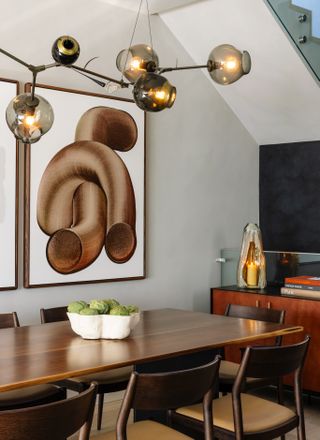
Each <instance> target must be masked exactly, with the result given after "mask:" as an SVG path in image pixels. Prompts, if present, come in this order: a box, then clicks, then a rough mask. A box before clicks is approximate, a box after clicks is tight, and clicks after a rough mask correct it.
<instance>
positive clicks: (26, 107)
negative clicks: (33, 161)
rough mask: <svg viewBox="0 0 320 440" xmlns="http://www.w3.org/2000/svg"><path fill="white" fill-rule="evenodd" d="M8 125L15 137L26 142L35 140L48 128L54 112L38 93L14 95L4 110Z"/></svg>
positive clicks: (29, 142)
mask: <svg viewBox="0 0 320 440" xmlns="http://www.w3.org/2000/svg"><path fill="white" fill-rule="evenodd" d="M6 120H7V124H8V127H9V128H10V130H11V131H12V133H13V134H14V135H15V137H16V138H17V139H19V140H21V141H22V142H24V143H27V144H33V143H34V142H37V141H38V140H39V139H40V138H41V136H43V135H44V134H45V133H47V131H49V130H50V128H51V126H52V124H53V120H54V114H53V110H52V107H51V105H50V104H49V102H48V101H47V100H46V99H44V98H42V97H41V96H39V95H34V98H32V95H31V93H25V94H22V95H18V96H16V97H15V98H14V99H13V100H12V101H11V102H10V103H9V105H8V107H7V110H6Z"/></svg>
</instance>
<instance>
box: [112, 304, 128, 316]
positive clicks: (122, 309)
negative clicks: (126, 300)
mask: <svg viewBox="0 0 320 440" xmlns="http://www.w3.org/2000/svg"><path fill="white" fill-rule="evenodd" d="M109 314H110V315H121V316H128V315H129V312H128V310H127V308H126V306H121V305H117V306H115V307H112V309H111V310H110V312H109Z"/></svg>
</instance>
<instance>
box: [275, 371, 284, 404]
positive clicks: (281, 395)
mask: <svg viewBox="0 0 320 440" xmlns="http://www.w3.org/2000/svg"><path fill="white" fill-rule="evenodd" d="M277 388H278V390H277V392H278V403H279V405H283V404H284V391H283V381H282V378H279V381H278V387H277Z"/></svg>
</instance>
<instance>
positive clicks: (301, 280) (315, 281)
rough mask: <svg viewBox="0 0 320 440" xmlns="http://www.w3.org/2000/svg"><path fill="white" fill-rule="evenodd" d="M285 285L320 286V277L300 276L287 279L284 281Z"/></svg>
mask: <svg viewBox="0 0 320 440" xmlns="http://www.w3.org/2000/svg"><path fill="white" fill-rule="evenodd" d="M284 282H285V284H296V285H298V284H303V285H306V286H320V277H314V276H310V275H300V276H297V277H287V278H285V279H284Z"/></svg>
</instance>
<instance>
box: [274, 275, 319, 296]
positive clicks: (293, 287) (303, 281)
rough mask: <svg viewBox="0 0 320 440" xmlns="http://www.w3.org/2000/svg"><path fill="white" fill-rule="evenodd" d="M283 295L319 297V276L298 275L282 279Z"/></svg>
mask: <svg viewBox="0 0 320 440" xmlns="http://www.w3.org/2000/svg"><path fill="white" fill-rule="evenodd" d="M281 293H282V294H284V295H293V296H306V297H308V298H319V299H320V277H314V276H310V275H300V276H297V277H288V278H285V279H284V287H281Z"/></svg>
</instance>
